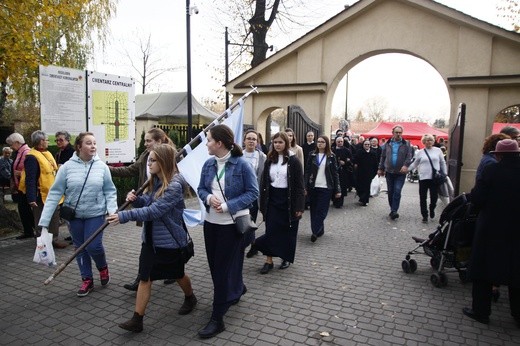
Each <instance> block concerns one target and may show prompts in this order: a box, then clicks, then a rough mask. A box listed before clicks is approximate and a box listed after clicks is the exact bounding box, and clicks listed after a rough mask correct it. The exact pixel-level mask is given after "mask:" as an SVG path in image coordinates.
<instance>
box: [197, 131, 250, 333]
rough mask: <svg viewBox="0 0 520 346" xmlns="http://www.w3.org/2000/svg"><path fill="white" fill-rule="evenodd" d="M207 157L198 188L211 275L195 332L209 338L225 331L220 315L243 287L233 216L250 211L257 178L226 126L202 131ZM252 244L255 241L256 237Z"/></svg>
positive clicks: (241, 241) (239, 245) (240, 239)
mask: <svg viewBox="0 0 520 346" xmlns="http://www.w3.org/2000/svg"><path fill="white" fill-rule="evenodd" d="M207 140H208V141H207V144H206V146H207V147H208V153H209V154H210V155H214V157H212V158H210V159H208V160H207V161H206V162H205V163H204V165H203V167H202V172H201V178H200V183H199V186H198V188H197V193H198V196H199V198H200V199H201V200H202V202H203V203H204V205H205V206H206V217H205V220H204V243H205V245H206V256H207V258H208V264H209V269H210V272H211V278H212V280H213V311H212V313H211V318H210V320H209V322H208V324H207V325H206V326H205V327H204V328H203V329H201V330H200V331H199V333H198V335H199V337H201V338H203V339H207V338H211V337H213V336H215V335H217V334H219V333H221V332H222V331H224V330H225V325H224V315H225V314H226V312H227V311H228V309H229V308H230V306H231V305H233V304H236V303H238V302H239V300H240V297H241V296H242V295H243V294H245V293H246V292H247V289H246V286H245V285H244V281H243V277H242V269H243V266H244V249H245V246H244V243H245V242H246V241H247V236H246V235H243V234H239V232H238V230H237V228H236V225H235V223H234V220H235V219H236V218H237V217H239V216H243V215H249V208H250V207H251V204H252V203H253V202H254V201H255V200H256V199H257V198H258V182H257V179H256V175H255V172H254V171H253V168H252V167H251V165H250V164H249V163H248V162H247V161H246V160H244V159H243V158H242V149H241V148H240V145H238V144H236V143H234V135H233V131H231V129H230V128H229V127H227V126H226V125H222V124H221V125H216V126H213V127H212V128H211V129H210V130H209V132H208V135H207ZM255 243H256V242H255Z"/></svg>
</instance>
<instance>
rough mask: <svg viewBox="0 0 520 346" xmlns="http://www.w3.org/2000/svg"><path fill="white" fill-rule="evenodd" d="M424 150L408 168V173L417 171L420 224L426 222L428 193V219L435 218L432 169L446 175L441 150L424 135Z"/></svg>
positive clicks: (428, 136)
mask: <svg viewBox="0 0 520 346" xmlns="http://www.w3.org/2000/svg"><path fill="white" fill-rule="evenodd" d="M421 141H422V143H423V144H424V149H422V150H419V151H418V152H417V155H416V156H415V160H414V161H413V162H412V163H411V164H410V166H408V171H413V170H414V169H416V168H417V169H418V171H419V201H420V206H421V215H422V222H423V223H427V222H428V208H427V206H426V204H427V203H426V202H427V201H426V198H427V194H428V191H430V208H429V209H430V217H431V218H432V219H433V218H434V217H435V207H436V206H437V198H438V195H437V186H436V185H435V183H434V181H433V174H434V172H433V169H432V168H434V169H435V170H436V171H440V172H443V173H444V174H446V173H447V169H446V161H445V160H444V156H443V154H442V150H441V149H439V148H437V147H434V146H433V143H434V142H435V139H434V138H433V136H432V135H429V134H426V135H424V136H423V138H422V140H421Z"/></svg>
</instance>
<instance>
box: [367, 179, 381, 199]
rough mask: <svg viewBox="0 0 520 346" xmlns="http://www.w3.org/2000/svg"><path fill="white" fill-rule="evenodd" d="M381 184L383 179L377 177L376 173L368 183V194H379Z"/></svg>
mask: <svg viewBox="0 0 520 346" xmlns="http://www.w3.org/2000/svg"><path fill="white" fill-rule="evenodd" d="M382 185H383V181H382V180H381V178H380V177H379V175H377V174H376V176H375V177H374V179H372V182H371V183H370V196H372V197H376V196H378V195H379V192H381V186H382Z"/></svg>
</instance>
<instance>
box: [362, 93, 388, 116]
mask: <svg viewBox="0 0 520 346" xmlns="http://www.w3.org/2000/svg"><path fill="white" fill-rule="evenodd" d="M387 107H388V102H387V100H386V99H385V98H384V97H383V96H374V97H371V98H369V99H368V100H367V101H366V103H365V109H366V111H367V115H368V120H369V121H374V122H378V121H383V114H384V112H385V111H386V108H387Z"/></svg>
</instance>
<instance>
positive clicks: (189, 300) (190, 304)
mask: <svg viewBox="0 0 520 346" xmlns="http://www.w3.org/2000/svg"><path fill="white" fill-rule="evenodd" d="M195 305H197V298H196V297H195V295H194V294H193V293H192V294H191V296H189V297H186V296H185V297H184V303H182V306H181V308H180V309H179V315H187V314H189V313H190V312H191V311H192V310H193V309H194V308H195Z"/></svg>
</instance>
